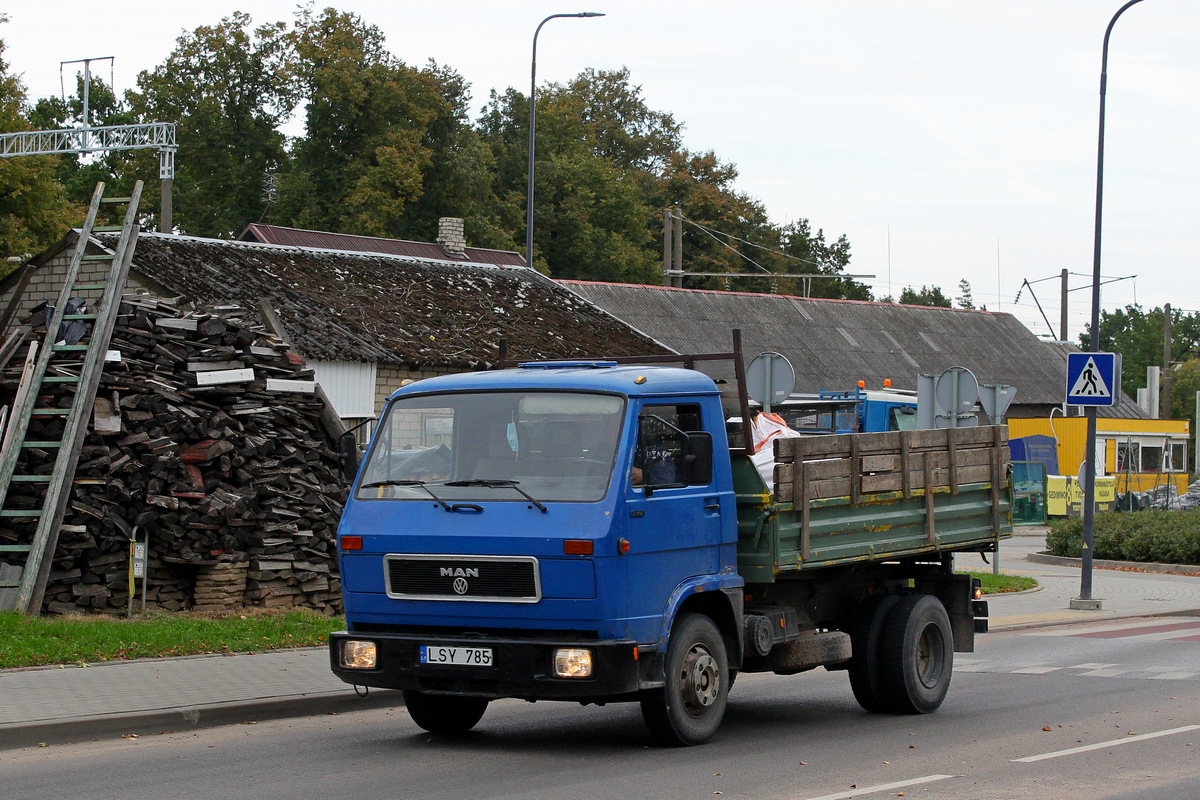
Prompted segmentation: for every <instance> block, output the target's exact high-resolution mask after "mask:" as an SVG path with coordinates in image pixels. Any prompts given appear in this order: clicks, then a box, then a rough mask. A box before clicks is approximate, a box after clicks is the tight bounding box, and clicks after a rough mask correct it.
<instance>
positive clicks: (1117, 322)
mask: <svg viewBox="0 0 1200 800" xmlns="http://www.w3.org/2000/svg"><path fill="white" fill-rule="evenodd" d="M1163 319H1164V317H1163V308H1162V307H1159V308H1153V309H1150V310H1149V311H1146V310H1144V309H1143V308H1142V307H1141V306H1140V305H1128V306H1125V308H1120V309H1117V310H1116V311H1111V312H1110V311H1101V312H1100V337H1099V345H1098V347H1096V348H1094V349H1096V350H1100V351H1112V352H1117V353H1120V354H1121V388H1122V389H1123V390H1124V391H1125V393H1126V394H1128V395H1130V396H1134V395H1136V392H1137V390H1138V389H1141V388H1144V387H1145V386H1146V367H1151V366H1161V365H1162V362H1163ZM1090 328H1091V326H1090V325H1089V326H1088V330H1085V331H1084V332H1083V333H1082V334H1080V336H1079V342H1080V346H1081V347H1082V348H1083V349H1084V350H1092V349H1093V348H1092V346H1091V330H1090ZM1197 352H1200V313H1192V314H1184V313H1182V312H1180V311H1179V310H1177V309H1172V310H1171V357H1172V360H1175V361H1179V360H1183V359H1186V358H1194V357H1195V356H1196V354H1197ZM1173 401H1174V394H1173V391H1172V405H1173Z"/></svg>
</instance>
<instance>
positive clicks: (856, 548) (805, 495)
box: [734, 425, 1012, 583]
mask: <svg viewBox="0 0 1200 800" xmlns="http://www.w3.org/2000/svg"><path fill="white" fill-rule="evenodd" d="M775 461H776V464H775V474H774V478H775V491H774V492H773V493H772V492H770V491H769V490H768V489H767V485H766V483H764V482H763V480H762V478H761V477H760V476H759V474H758V471H757V470H756V469H755V467H754V465H753V464H752V463H751V462H750V459H749V458H746V457H744V456H736V455H735V456H734V486H735V488H736V490H737V496H738V571H739V572H740V573H741V575H742V576H743V577H744V578H745V579H746V581H747V583H769V582H772V581H775V580H778V579H786V578H787V577H788V576H789V575H794V574H795V573H796V572H797V571H798V570H805V569H815V568H820V567H829V566H834V565H838V564H847V563H852V562H858V561H887V560H893V559H897V558H904V557H910V556H921V555H935V554H940V553H947V552H953V551H963V550H968V551H984V552H987V551H992V550H994V549H995V546H996V544H997V543H998V542H999V541H1000V539H1002V538H1007V537H1008V536H1011V535H1012V510H1011V498H1010V493H1009V488H1010V487H1009V479H1008V433H1007V428H1006V427H1005V426H1002V425H1000V426H987V427H976V428H958V429H941V430H922V431H891V432H888V433H867V434H858V433H851V434H832V435H828V436H812V437H805V438H798V439H777V440H776V441H775Z"/></svg>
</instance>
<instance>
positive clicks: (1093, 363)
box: [1067, 353, 1121, 406]
mask: <svg viewBox="0 0 1200 800" xmlns="http://www.w3.org/2000/svg"><path fill="white" fill-rule="evenodd" d="M1120 397H1121V354H1120V353H1068V354H1067V405H1069V406H1115V405H1117V404H1118V403H1119V402H1120Z"/></svg>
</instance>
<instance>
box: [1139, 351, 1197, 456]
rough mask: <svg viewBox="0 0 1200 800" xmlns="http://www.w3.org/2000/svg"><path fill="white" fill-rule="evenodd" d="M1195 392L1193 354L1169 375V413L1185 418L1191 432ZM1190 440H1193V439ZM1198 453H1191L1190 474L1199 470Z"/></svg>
mask: <svg viewBox="0 0 1200 800" xmlns="http://www.w3.org/2000/svg"><path fill="white" fill-rule="evenodd" d="M1122 380H1124V376H1122ZM1197 392H1200V357H1197V356H1195V355H1193V356H1192V357H1191V358H1188V359H1187V360H1186V361H1184V362H1183V363H1182V364H1180V365H1178V367H1177V368H1176V369H1175V372H1174V373H1173V374H1172V375H1171V415H1172V416H1173V417H1174V418H1175V419H1186V420H1187V421H1188V422H1189V423H1190V426H1189V428H1188V430H1190V431H1192V432H1193V433H1195V431H1196V393H1197ZM1192 441H1193V442H1194V441H1195V439H1193V440H1192ZM1188 449H1189V450H1191V449H1192V448H1191V447H1189V448H1188ZM1198 455H1200V453H1195V452H1193V453H1192V465H1193V469H1192V474H1196V473H1197V472H1198V471H1200V468H1197V467H1196V466H1195V465H1196V463H1197V462H1196V457H1197V456H1198Z"/></svg>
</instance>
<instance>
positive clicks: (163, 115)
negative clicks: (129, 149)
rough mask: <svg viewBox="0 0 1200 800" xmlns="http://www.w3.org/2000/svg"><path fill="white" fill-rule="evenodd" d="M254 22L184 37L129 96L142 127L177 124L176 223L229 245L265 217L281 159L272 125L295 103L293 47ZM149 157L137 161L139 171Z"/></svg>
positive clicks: (243, 18)
mask: <svg viewBox="0 0 1200 800" xmlns="http://www.w3.org/2000/svg"><path fill="white" fill-rule="evenodd" d="M251 24H252V23H251V18H250V16H249V15H247V14H244V13H242V12H240V11H238V12H234V13H233V14H232V15H231V16H229V17H226V18H225V19H223V20H221V22H220V23H219V24H217V25H213V26H201V27H199V28H196V30H195V31H193V32H192V33H185V34H183V35H182V36H180V37H179V38H178V39H177V40H176V43H175V49H174V50H173V51H172V52H171V54H170V55H169V56H168V57H167V60H166V61H165V62H164V63H163V64H161V65H160V66H158V67H156V68H155V69H154V70H153V71H147V72H142V73H141V74H140V75H139V76H138V86H139V90H140V91H137V92H130V93H129V95H128V99H129V102H130V105H131V107H132V108H133V110H134V112H135V113H136V114H137V115H138V117H139V118H140V119H143V120H153V121H158V122H174V123H175V124H176V138H177V141H178V144H179V151H178V156H177V159H176V162H175V163H176V173H175V186H176V192H175V224H176V225H177V226H178V227H179V228H180V229H182V230H184V231H185V232H187V233H191V234H195V235H200V236H221V237H231V236H236V235H238V234H239V233H241V231H242V229H243V228H244V227H245V226H246V224H247V223H250V222H256V221H258V220H260V219H262V218H263V216H264V214H265V213H266V210H267V203H268V198H267V192H266V187H267V183H268V176H269V175H270V174H271V173H273V172H275V171H277V170H279V169H280V167H281V166H282V165H283V164H284V163H285V161H286V152H285V147H284V145H285V137H284V136H283V134H282V133H280V131H279V126H280V125H281V124H282V123H283V122H284V121H285V120H286V119H287V118H288V117H289V115H290V114H291V112H292V108H293V106H294V105H295V101H296V95H295V88H294V73H295V57H294V52H293V49H292V43H291V39H290V37H289V35H288V31H287V25H286V24H285V23H282V22H275V23H270V24H266V25H261V26H259V27H257V28H251ZM156 159H157V154H156V153H149V152H143V153H140V154H139V168H140V169H142V170H145V169H147V167H150V166H151V165H152V164H153V162H154V160H156ZM155 169H156V168H155ZM147 184H148V185H149V184H150V182H149V181H148V182H147ZM147 194H148V196H152V195H153V194H154V193H151V192H148V193H147Z"/></svg>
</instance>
